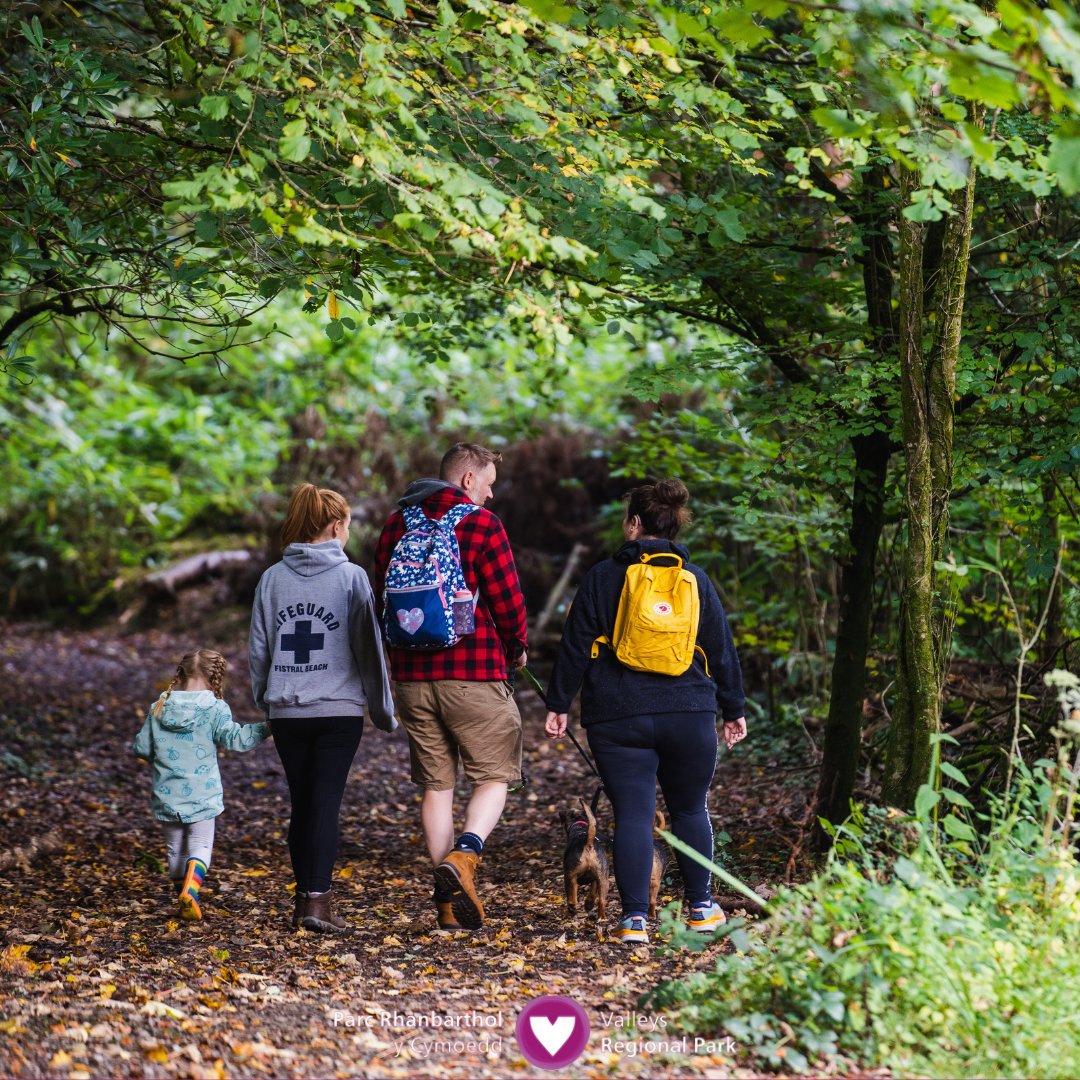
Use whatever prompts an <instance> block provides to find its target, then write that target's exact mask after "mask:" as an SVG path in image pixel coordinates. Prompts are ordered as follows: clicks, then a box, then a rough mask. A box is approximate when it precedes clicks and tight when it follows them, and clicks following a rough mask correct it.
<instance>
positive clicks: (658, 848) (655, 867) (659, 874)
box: [649, 809, 671, 919]
mask: <svg viewBox="0 0 1080 1080" xmlns="http://www.w3.org/2000/svg"><path fill="white" fill-rule="evenodd" d="M661 829H665V830H666V829H667V819H666V818H665V817H664V814H663V811H662V810H660V809H657V811H656V816H655V817H654V818H653V833H654V834H655V833H658V832H659V831H660V830H661ZM670 856H671V849H670V848H669V847H668V846H667V844H665V843H664V841H663V840H661V839H660V837H659V836H656V835H654V836H653V842H652V873H651V874H650V875H649V918H650V919H655V918H656V901H657V900H658V899H659V896H660V882H661V881H663V880H664V874H665V873H667V868H668V859H669V858H670Z"/></svg>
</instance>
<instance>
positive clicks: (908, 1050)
mask: <svg viewBox="0 0 1080 1080" xmlns="http://www.w3.org/2000/svg"><path fill="white" fill-rule="evenodd" d="M1066 715H1067V716H1068V715H1069V713H1068V712H1066ZM1072 715H1073V716H1074V717H1078V718H1080V712H1077V713H1074V714H1072ZM1078 727H1080V721H1078V720H1077V719H1073V720H1071V721H1070V720H1067V721H1066V723H1065V725H1064V726H1063V727H1062V728H1061V729H1059V731H1058V732H1057V734H1058V738H1059V743H1058V748H1059V753H1058V760H1057V761H1049V760H1043V761H1040V762H1037V763H1036V764H1035V766H1034V767H1032V768H1030V769H1029V768H1027V767H1026V766H1023V765H1022V764H1020V765H1019V766H1018V776H1017V783H1016V785H1015V786H1014V788H1013V790H1012V791H1011V793H1010V795H1009V797H1008V798H1007V799H1005V798H998V799H997V800H995V801H992V803H991V807H990V810H989V812H988V813H986V814H985V815H974V813H973V812H972V811H970V809H969V807H970V804H968V803H967V800H966V799H965V798H964V797H963V796H962V795H960V793H959V792H957V791H953V790H951V789H950V791H949V792H948V794H947V796H945V797H944V801H943V793H942V791H941V790H940V788H935V787H934V786H932V785H927V786H926V787H925V788H924V790H923V792H921V793H920V800H919V812H918V813H916V814H915V815H912V816H908V815H903V814H901V813H899V812H898V811H896V810H885V809H881V808H873V807H867V808H861V807H856V808H854V813H853V814H852V817H851V819H850V820H849V821H848V822H847V823H846V824H845V825H844V826H843V827H842V828H840V829H838V830H836V831H835V844H834V848H833V851H832V852H831V854H830V857H829V859H828V861H827V863H826V865H825V867H824V868H823V869H822V870H821V871H820V872H819V873H818V874H817V875H816V876H815V877H814V878H813V879H812V880H810V881H809V882H807V883H805V884H803V885H799V886H795V887H789V888H785V889H782V890H781V891H780V892H779V893H778V894H777V896H776V897H775V898H774V900H773V901H772V902H771V904H770V907H769V914H768V917H767V918H766V919H764V920H762V921H761V922H760V923H758V924H755V925H753V926H747V925H746V924H745V923H744V922H742V921H740V920H733V921H731V922H729V924H728V925H727V927H726V933H727V935H728V937H729V939H730V941H731V944H732V945H733V946H734V951H733V952H730V953H727V952H726V953H723V954H721V955H719V956H718V958H717V961H716V966H715V969H713V970H711V971H707V972H701V973H698V974H696V975H693V976H691V977H690V978H688V979H686V980H682V981H679V982H672V983H667V984H663V985H661V986H660V987H658V988H657V989H656V990H655V991H654V992H653V993H652V995H651V996H650V999H649V1002H648V1003H649V1004H650V1005H652V1006H655V1007H658V1008H664V1009H666V1010H668V1011H669V1012H670V1013H671V1014H672V1015H673V1017H674V1018H675V1022H676V1024H677V1026H678V1027H679V1028H681V1029H683V1030H685V1031H686V1032H687V1033H691V1034H702V1035H704V1034H709V1035H716V1034H718V1033H724V1034H727V1035H730V1036H732V1037H733V1038H734V1039H736V1040H737V1041H738V1042H739V1043H740V1046H741V1049H742V1050H743V1052H744V1053H745V1054H747V1055H748V1057H749V1058H751V1059H752V1061H753V1063H754V1064H755V1065H756V1066H759V1067H762V1068H771V1069H774V1070H778V1071H791V1070H794V1071H803V1070H806V1069H808V1068H815V1067H817V1068H822V1067H824V1066H825V1064H826V1063H827V1062H828V1061H830V1060H831V1061H834V1062H835V1059H837V1058H845V1059H847V1060H848V1061H850V1062H856V1063H858V1064H859V1065H870V1066H885V1067H887V1068H889V1069H891V1070H892V1071H893V1072H894V1073H896V1074H898V1075H914V1076H938V1077H945V1076H948V1077H969V1076H970V1077H976V1076H978V1077H1006V1076H1028V1077H1066V1076H1080V1043H1078V1042H1077V1040H1076V1039H1074V1038H1072V1037H1071V1034H1070V1033H1071V1032H1072V1031H1074V1030H1075V1025H1076V1019H1077V1015H1078V1013H1080V1004H1078V1002H1080V870H1078V866H1077V860H1076V855H1075V852H1074V850H1073V847H1072V843H1071V840H1070V826H1071V818H1072V811H1073V800H1074V798H1075V795H1076V786H1077V785H1076V762H1075V761H1073V760H1072V759H1071V757H1070V755H1071V753H1072V752H1073V750H1074V749H1075V744H1076V741H1077V737H1078V730H1077V728H1078ZM940 738H947V736H942V737H940ZM938 775H939V776H940V773H939V774H938ZM948 775H949V776H952V775H953V774H952V772H949V773H948ZM954 779H955V777H954ZM945 806H948V807H949V812H948V813H938V811H939V810H940V809H941V807H945ZM973 825H976V826H978V831H976V829H975V828H973V827H972V826H973ZM669 929H670V930H671V931H672V933H673V936H674V937H675V939H676V940H677V941H678V942H679V943H682V944H686V945H689V946H690V947H692V946H693V943H694V942H693V940H692V939H689V940H688V936H687V935H686V934H685V932H682V933H680V932H679V931H678V930H676V929H675V927H674V923H673V922H672V925H671V926H670V927H669Z"/></svg>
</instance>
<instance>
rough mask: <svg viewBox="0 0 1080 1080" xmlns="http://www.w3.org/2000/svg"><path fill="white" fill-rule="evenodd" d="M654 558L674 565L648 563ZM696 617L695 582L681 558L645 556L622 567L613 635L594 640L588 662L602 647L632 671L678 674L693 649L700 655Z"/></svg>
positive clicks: (660, 554) (689, 660)
mask: <svg viewBox="0 0 1080 1080" xmlns="http://www.w3.org/2000/svg"><path fill="white" fill-rule="evenodd" d="M653 559H674V560H675V565H674V566H661V565H653V563H652V560H653ZM700 614H701V605H700V601H699V599H698V586H697V579H696V578H695V577H694V575H693V574H691V573H690V571H689V570H684V569H683V561H682V559H681V558H680V557H679V556H678V555H671V554H669V553H667V552H657V553H656V554H653V555H649V554H644V555H642V556H641V561H640V562H636V563H632V564H631V565H630V566H628V567H627V569H626V581H625V582H624V583H623V588H622V593H621V595H620V596H619V610H618V613H617V614H616V616H615V632H614V634H613V635H612V636H611V637H610V638H608V637H607V635H601V636H600V637H598V638H597V639H596V640H595V641H594V642H593V646H592V658H593V659H594V660H595V659H596V658H597V657H598V656H599V655H600V646H601V645H610V646H611V648H613V649H614V650H615V658H616V659H617V660H618V661H619V662H620V663H621V664H625V665H626V666H627V667H628V668H633V669H634V670H635V671H652V672H655V673H656V674H658V675H682V674H683V672H685V671H686V670H687V669H688V668H689V667H690V665H691V664H692V663H693V662H694V652H695V650H696V651H698V652H700V653H701V655H702V657H704V656H705V652H704V650H703V649H702V648H701V647H700V646H699V645H698V644H697V632H698V620H699V618H700ZM708 670H709V665H708V660H707V659H706V661H705V671H706V673H708Z"/></svg>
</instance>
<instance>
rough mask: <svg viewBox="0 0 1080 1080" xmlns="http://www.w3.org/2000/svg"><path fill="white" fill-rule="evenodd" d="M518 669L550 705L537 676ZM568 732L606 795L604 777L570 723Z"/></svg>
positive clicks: (537, 693) (525, 669)
mask: <svg viewBox="0 0 1080 1080" xmlns="http://www.w3.org/2000/svg"><path fill="white" fill-rule="evenodd" d="M518 670H519V671H520V672H521V673H522V674H523V675H524V676H525V678H526V679H528V680H529V682H530V683H532V687H533V689H534V690H535V691H536V696H537V697H538V698H540V700H541V701H542V702H543V703H544V706H545V707H549V706H548V703H547V698H546V697H544V688H543V687H542V686H541V685H540V683H539V681H538V680H537V678H536V676H535V675H534V674H533V673H532V672H531V671H530V670H529V669H528V668H527V667H523V668H519V669H518ZM566 734H567V735H569V736H570V741H571V742H572V743H573V744H574V746H575V747H576V748H577V752H578V753H579V754H580V755H581V757H582V759H583V760H584V762H585V764H586V765H588V766H589V769H590V770H591V771H592V774H593V776H595V777H596V779H597V780H599V781H600V787H601V788H603V789H604V794H605V795H606V794H607V789H606V788H604V781H603V778H602V777H601V776H600V773H599V771H598V770H597V768H596V766H595V765H594V764H593V760H592V758H591V757H589V755H588V754H587V753H586V752H585V749H584V747H583V746H582V745H581V743H579V742H578V741H577V739H575V738H574V733H573V732H572V731H571V730H570V725H569V724H567V725H566Z"/></svg>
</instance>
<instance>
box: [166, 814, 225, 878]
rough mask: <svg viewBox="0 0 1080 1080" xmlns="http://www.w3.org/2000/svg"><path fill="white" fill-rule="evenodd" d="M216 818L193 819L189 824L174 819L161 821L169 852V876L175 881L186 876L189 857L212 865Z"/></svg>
mask: <svg viewBox="0 0 1080 1080" xmlns="http://www.w3.org/2000/svg"><path fill="white" fill-rule="evenodd" d="M216 820H217V818H207V819H206V820H205V821H192V822H191V823H190V824H187V825H185V824H182V823H180V822H174V821H163V822H162V823H161V828H162V831H163V832H164V833H165V849H166V851H167V853H168V860H169V877H171V878H172V879H173V881H179V880H180V879H181V878H182V877H183V876H184V873H185V871H186V870H187V861H188V859H200V860H201V861H202V862H204V863H205V864H206V865H207V866H209V865H210V857H211V856H212V855H213V854H214V822H215V821H216Z"/></svg>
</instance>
